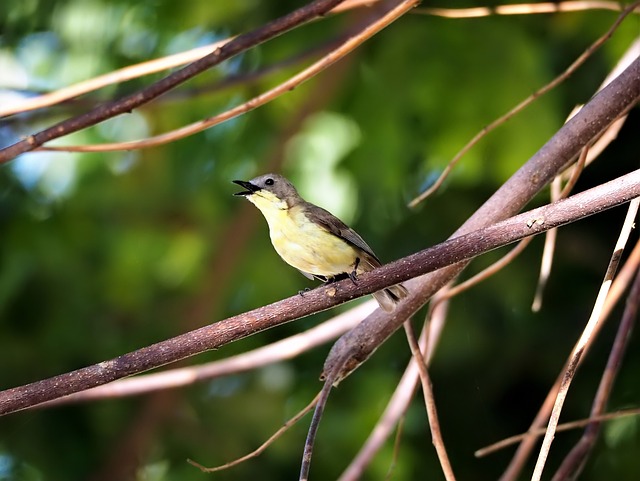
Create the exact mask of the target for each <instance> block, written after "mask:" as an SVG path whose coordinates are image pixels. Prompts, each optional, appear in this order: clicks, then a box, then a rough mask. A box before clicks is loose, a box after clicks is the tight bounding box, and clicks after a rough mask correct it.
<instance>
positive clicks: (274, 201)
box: [233, 174, 408, 312]
mask: <svg viewBox="0 0 640 481" xmlns="http://www.w3.org/2000/svg"><path fill="white" fill-rule="evenodd" d="M233 183H234V184H238V185H239V186H241V187H243V188H244V189H246V190H243V191H242V192H237V193H235V194H234V195H237V196H242V197H245V198H246V199H247V200H248V201H249V202H251V203H252V204H253V205H255V206H256V207H257V208H258V209H259V210H260V212H262V215H263V216H264V217H265V219H266V221H267V224H268V225H269V236H270V238H271V243H272V244H273V247H274V248H275V250H276V252H277V253H278V255H280V257H281V258H282V259H283V260H284V261H285V262H286V263H287V264H289V265H291V266H293V267H295V268H296V269H297V270H298V271H300V272H301V273H302V274H303V275H304V276H305V277H307V278H309V279H312V280H313V279H314V278H315V279H318V280H320V281H322V282H324V283H331V282H334V281H337V280H342V279H346V278H349V279H351V281H352V282H353V283H357V277H358V275H359V274H361V273H363V272H368V271H370V270H373V269H375V268H376V267H380V266H381V265H382V263H381V262H380V260H379V259H378V257H377V256H376V255H375V254H374V253H373V250H372V249H371V247H369V245H368V244H367V243H366V242H365V241H364V239H362V237H360V235H358V233H357V232H356V231H354V230H353V229H351V228H350V227H349V226H347V225H346V224H345V223H344V222H342V221H341V220H340V219H338V218H337V217H336V216H334V215H333V214H331V213H330V212H329V211H327V210H325V209H323V208H322V207H318V206H317V205H314V204H312V203H310V202H307V201H306V200H304V199H303V198H302V197H301V196H300V194H298V191H297V190H296V188H295V187H294V186H293V184H292V183H291V182H289V181H288V180H287V179H286V178H284V177H283V176H281V175H279V174H264V175H261V176H259V177H256V178H254V179H251V180H249V181H245V180H234V181H233ZM407 294H408V292H407V289H406V288H405V287H404V286H403V285H402V284H397V285H394V286H391V287H388V288H386V289H383V290H380V291H378V292H375V293H374V294H373V297H374V298H375V299H376V300H377V301H378V304H379V305H380V307H381V308H382V309H383V310H384V311H386V312H392V311H393V310H394V309H395V306H396V304H398V302H400V301H401V300H402V299H404V298H405V297H407Z"/></svg>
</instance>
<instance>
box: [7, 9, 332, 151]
mask: <svg viewBox="0 0 640 481" xmlns="http://www.w3.org/2000/svg"><path fill="white" fill-rule="evenodd" d="M343 1H344V0H315V1H313V2H311V3H309V4H308V5H305V6H304V7H301V8H299V9H298V10H295V11H293V12H291V13H289V14H287V15H285V16H283V17H280V18H278V19H276V20H273V21H271V22H269V23H267V24H266V25H263V26H262V27H259V28H257V29H255V30H253V31H251V32H247V33H244V34H242V35H239V36H237V37H236V38H234V39H233V40H231V41H229V42H228V43H226V44H225V45H224V46H222V47H221V48H219V49H217V50H216V51H214V52H212V53H210V54H209V55H206V56H204V57H202V58H201V59H200V60H196V61H195V62H193V63H190V64H189V65H187V66H186V67H184V68H182V69H180V70H178V71H177V72H174V73H172V74H170V75H168V76H166V77H164V78H163V79H161V80H159V81H157V82H155V83H153V84H151V85H150V86H148V87H145V88H144V89H141V90H139V91H137V92H134V93H133V94H130V95H128V96H126V97H123V98H121V99H119V100H117V101H114V102H107V103H104V104H102V105H99V106H98V107H96V108H95V109H93V110H91V111H89V112H87V113H85V114H82V115H79V116H77V117H72V118H70V119H67V120H64V121H62V122H59V123H57V124H56V125H53V126H52V127H49V128H47V129H45V130H42V131H40V132H38V133H36V134H33V135H30V136H29V137H27V138H26V139H24V140H21V141H19V142H16V143H15V144H13V145H10V146H9V147H6V148H4V149H2V150H0V163H2V162H7V161H9V160H11V159H13V158H15V157H16V156H17V155H19V154H22V153H24V152H29V151H31V150H33V149H35V148H37V147H40V146H41V145H42V144H44V143H45V142H48V141H50V140H53V139H57V138H58V137H62V136H64V135H68V134H70V133H72V132H76V131H78V130H82V129H84V128H87V127H90V126H92V125H95V124H97V123H99V122H102V121H104V120H106V119H110V118H112V117H115V116H117V115H120V114H124V113H129V112H131V111H132V110H133V109H135V108H137V107H139V106H141V105H143V104H145V103H148V102H150V101H151V100H153V99H155V98H156V97H159V96H160V95H162V94H164V93H165V92H167V91H169V90H171V89H172V88H174V87H176V86H177V85H179V84H181V83H183V82H185V81H187V80H189V79H190V78H192V77H195V76H196V75H198V74H200V73H202V72H204V71H205V70H207V69H209V68H211V67H213V66H215V65H218V64H220V63H221V62H223V61H224V60H228V59H230V58H231V57H233V56H235V55H237V54H239V53H240V52H243V51H245V50H247V49H249V48H252V47H255V46H256V45H259V44H261V43H264V42H266V41H267V40H270V39H272V38H274V37H277V36H278V35H281V34H283V33H284V32H287V31H288V30H291V29H293V28H295V27H298V26H300V25H302V24H304V23H307V22H309V21H310V20H313V19H314V18H317V17H320V16H322V15H325V14H326V13H328V12H329V11H330V10H331V9H332V8H333V7H335V6H336V5H338V4H340V3H342V2H343Z"/></svg>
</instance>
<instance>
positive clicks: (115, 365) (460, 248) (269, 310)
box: [0, 170, 640, 415]
mask: <svg viewBox="0 0 640 481" xmlns="http://www.w3.org/2000/svg"><path fill="white" fill-rule="evenodd" d="M638 196H640V170H636V171H633V172H632V173H629V174H627V175H625V176H622V177H619V178H617V179H615V180H612V181H610V182H607V183H606V184H602V185H600V186H598V187H595V188H593V189H590V190H588V191H585V192H582V193H580V194H576V195H574V196H572V197H569V198H568V199H565V200H562V201H558V202H556V203H553V204H549V205H546V206H543V207H540V208H537V209H533V210H531V211H529V212H525V213H523V214H520V215H518V216H515V217H512V218H510V219H507V220H505V221H502V222H499V223H497V224H494V225H492V226H490V227H486V228H484V229H480V230H477V231H474V232H471V233H469V234H466V235H460V236H458V237H455V238H453V239H449V240H447V241H445V242H443V243H441V244H438V245H436V246H434V247H431V248H429V249H425V250H423V251H420V252H418V253H416V254H413V255H410V256H407V257H404V258H403V259H400V260H398V261H395V262H392V263H390V264H387V265H385V266H382V267H380V268H378V269H375V270H374V271H371V272H367V273H363V274H362V275H360V276H359V281H358V284H357V285H354V284H353V283H352V282H351V281H350V280H349V279H346V280H344V281H340V282H336V283H334V284H331V285H326V286H321V287H319V288H317V289H314V290H312V291H309V292H307V293H305V294H304V296H300V295H295V296H293V297H289V298H287V299H283V300H281V301H278V302H275V303H273V304H270V305H268V306H264V307H259V308H257V309H254V310H252V311H249V312H247V313H244V314H239V315H237V316H234V317H230V318H228V319H225V320H222V321H219V322H216V323H214V324H211V325H208V326H205V327H202V328H200V329H196V330H195V331H191V332H188V333H185V334H182V335H180V336H177V337H174V338H172V339H169V340H166V341H163V342H159V343H156V344H153V345H151V346H147V347H144V348H142V349H139V350H137V351H133V352H130V353H128V354H124V355H122V356H119V357H117V358H115V359H111V360H109V361H104V362H101V363H98V364H94V365H92V366H89V367H85V368H82V369H78V370H76V371H72V372H69V373H66V374H61V375H59V376H55V377H52V378H49V379H45V380H42V381H37V382H34V383H31V384H27V385H25V386H20V387H16V388H13V389H8V390H6V391H2V392H0V415H2V414H8V413H12V412H15V411H19V410H21V409H26V408H28V407H31V406H35V405H37V404H40V403H43V402H45V401H50V400H52V399H56V398H59V397H62V396H66V395H68V394H72V393H74V392H78V391H82V390H85V389H88V388H91V387H95V386H99V385H102V384H106V383H108V382H111V381H115V380H116V379H120V378H123V377H126V376H130V375H132V374H136V373H139V372H143V371H147V370H149V369H153V368H156V367H159V366H163V365H165V364H168V363H171V362H175V361H178V360H180V359H184V358H186V357H189V356H193V355H195V354H199V353H201V352H204V351H207V350H211V349H216V348H219V347H222V346H224V345H226V344H229V343H231V342H233V341H237V340H239V339H242V338H245V337H248V336H250V335H252V334H255V333H257V332H260V331H263V330H266V329H269V328H271V327H275V326H278V325H281V324H284V323H286V322H289V321H293V320H295V319H299V318H301V317H305V316H308V315H310V314H315V313H317V312H321V311H324V310H326V309H329V308H331V307H334V306H337V305H338V304H342V303H345V302H347V301H350V300H353V299H356V298H358V297H362V296H364V295H367V294H371V293H373V292H376V291H379V290H380V289H383V288H385V287H389V286H391V285H394V284H398V283H400V282H404V281H407V280H409V279H411V278H414V277H417V276H420V275H423V274H425V273H428V272H432V271H435V270H437V269H441V268H443V267H447V266H452V265H454V264H457V263H460V262H461V261H465V260H468V259H471V258H472V257H475V256H477V255H479V254H482V253H484V252H488V251H490V250H492V249H496V248H498V247H502V246H504V245H507V244H510V243H512V242H515V241H517V240H519V239H521V238H523V237H527V236H530V235H535V234H539V233H541V232H545V231H547V230H549V229H551V228H553V227H558V226H561V225H564V224H567V223H570V222H574V221H576V220H578V219H582V218H584V217H587V216H590V215H593V214H596V213H598V212H602V211H603V210H605V209H609V208H611V207H615V206H617V205H620V204H622V203H625V202H628V201H630V200H631V199H633V198H635V197H638ZM406 304H407V302H406V301H405V302H403V303H402V304H401V305H399V306H398V307H397V308H396V310H395V312H394V313H392V314H391V315H392V319H396V318H398V317H399V316H402V314H403V311H404V310H405V309H404V308H403V307H404V306H405V305H406ZM356 329H357V328H356Z"/></svg>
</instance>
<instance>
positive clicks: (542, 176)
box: [324, 58, 640, 379]
mask: <svg viewBox="0 0 640 481" xmlns="http://www.w3.org/2000/svg"><path fill="white" fill-rule="evenodd" d="M638 100H640V58H637V59H636V60H634V61H633V62H632V63H631V65H629V67H627V68H626V69H625V70H624V71H623V72H622V73H621V74H620V75H619V76H618V77H616V78H615V79H613V80H612V81H611V83H610V84H609V85H607V86H606V87H605V88H604V89H602V90H601V91H600V92H598V94H596V95H595V96H594V97H593V98H592V99H591V100H590V101H589V102H588V103H587V104H586V105H585V106H584V107H583V108H582V110H580V112H578V113H577V114H576V115H575V116H574V117H573V118H572V119H571V120H569V121H568V122H567V123H566V124H565V125H564V126H563V127H562V128H561V129H560V130H559V131H558V132H557V133H556V134H555V135H554V136H553V137H552V138H551V139H550V140H549V141H548V142H547V143H546V144H545V145H544V146H543V147H542V148H541V149H540V150H539V151H538V152H537V153H536V154H535V155H534V156H533V157H532V158H531V159H529V161H527V163H526V164H525V165H523V166H522V167H521V168H520V169H519V170H518V171H517V172H516V173H515V174H514V175H513V176H511V178H510V179H509V180H508V181H507V182H505V183H504V184H503V185H502V187H500V189H498V190H497V191H496V192H495V193H494V194H493V195H492V196H491V198H490V199H489V200H487V201H486V202H485V203H484V204H483V205H482V206H481V207H480V208H479V209H478V210H477V211H476V212H475V213H474V214H473V215H472V216H471V217H470V218H469V219H468V220H467V221H466V222H465V223H464V224H463V225H462V226H461V227H460V228H459V229H458V230H457V231H456V232H455V233H454V234H453V236H459V235H461V234H466V233H468V232H471V231H473V230H476V229H480V228H482V227H484V226H487V225H490V224H492V223H495V222H498V221H500V220H502V219H505V218H507V217H509V216H510V215H514V214H515V213H516V212H519V211H520V210H521V209H522V208H523V207H524V206H525V205H526V204H527V203H528V202H529V201H530V200H531V199H532V198H533V196H534V195H536V194H537V193H538V192H539V191H540V190H541V189H542V188H543V187H544V186H545V185H547V184H548V183H549V182H550V181H551V180H552V179H553V178H554V177H555V176H556V175H557V174H558V173H559V172H561V171H562V170H563V169H564V168H566V166H567V165H568V164H569V163H570V162H571V160H572V159H574V158H575V157H576V156H577V155H578V153H579V152H580V150H581V149H582V148H583V147H585V146H587V145H590V144H591V143H592V142H593V141H594V140H595V139H597V137H598V136H599V135H601V134H602V132H604V131H605V130H606V128H607V127H608V126H609V125H610V124H611V123H612V122H614V121H615V119H616V118H617V117H618V116H620V115H621V114H623V113H624V112H625V111H627V110H628V109H630V108H631V107H633V106H634V105H635V104H636V103H637V102H638ZM465 266H466V263H465V262H462V263H460V264H459V265H456V266H451V267H448V268H447V269H442V270H440V271H438V272H434V273H431V274H429V275H426V276H424V277H421V278H420V279H415V280H414V281H412V282H410V283H409V285H408V286H409V288H410V292H411V294H410V296H409V297H408V298H407V299H406V300H405V302H403V303H402V305H401V306H399V307H398V309H396V310H395V311H394V312H393V313H392V314H391V315H389V314H386V313H384V312H382V311H381V310H377V311H375V312H374V313H373V314H371V315H370V316H369V317H367V318H366V319H365V320H363V321H362V322H361V323H360V324H359V325H358V326H357V327H356V328H355V329H353V330H352V331H350V332H348V333H347V334H345V335H344V336H342V337H341V338H340V339H338V341H337V342H336V344H335V345H334V346H333V348H332V349H331V352H330V353H329V356H328V357H327V360H326V362H325V368H324V371H325V373H327V372H330V371H331V370H332V369H334V368H335V367H334V366H335V360H336V359H341V358H342V357H343V354H344V352H345V351H348V352H350V353H351V354H350V361H349V362H348V363H347V364H346V370H344V371H343V372H342V374H341V376H339V379H344V378H345V377H346V376H348V375H349V374H350V373H351V372H352V371H353V370H354V369H356V368H357V367H358V366H359V365H360V364H362V363H363V362H364V361H365V360H366V359H367V358H368V357H369V356H370V355H371V354H372V353H373V352H374V351H375V349H376V348H377V347H378V346H379V345H381V344H382V343H383V342H384V341H385V340H386V339H387V338H389V336H391V334H393V333H394V332H395V331H396V330H397V329H398V328H399V327H400V326H401V325H402V323H403V322H404V321H405V320H406V319H408V318H409V317H410V316H411V315H413V314H414V313H415V312H416V311H417V310H418V309H420V308H421V307H422V306H423V305H424V304H425V303H426V302H427V301H428V300H429V298H430V297H431V296H432V295H433V294H434V293H435V292H437V291H438V290H439V289H440V288H441V287H442V286H444V285H445V284H446V283H447V282H449V281H450V280H451V279H453V278H454V277H456V276H457V275H458V274H459V273H460V272H461V271H462V269H464V267H465Z"/></svg>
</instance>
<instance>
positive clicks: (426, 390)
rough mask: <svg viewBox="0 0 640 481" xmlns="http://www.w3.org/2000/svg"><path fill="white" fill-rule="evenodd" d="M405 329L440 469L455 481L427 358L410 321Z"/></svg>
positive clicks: (448, 480)
mask: <svg viewBox="0 0 640 481" xmlns="http://www.w3.org/2000/svg"><path fill="white" fill-rule="evenodd" d="M404 329H405V332H406V335H407V341H408V342H409V347H410V348H411V355H412V356H413V359H414V361H415V363H416V365H417V366H418V374H419V375H420V382H421V384H422V393H423V395H424V403H425V407H426V409H427V417H428V418H429V429H430V430H431V439H432V442H433V445H434V446H435V448H436V453H437V454H438V460H439V461H440V467H441V468H442V472H443V474H444V477H445V479H446V480H447V481H455V479H456V477H455V475H454V474H453V468H452V466H451V461H449V456H448V455H447V450H446V448H445V445H444V440H443V439H442V432H441V431H440V421H438V411H437V409H436V401H435V397H434V395H433V386H432V383H431V377H430V376H429V371H428V370H427V364H426V362H425V356H424V355H423V354H422V351H421V350H420V346H419V345H418V341H416V336H415V334H414V332H413V327H411V323H410V322H409V321H406V322H405V323H404Z"/></svg>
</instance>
